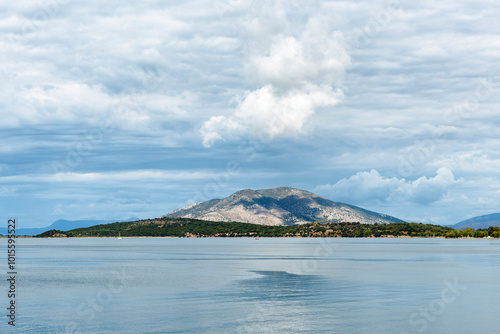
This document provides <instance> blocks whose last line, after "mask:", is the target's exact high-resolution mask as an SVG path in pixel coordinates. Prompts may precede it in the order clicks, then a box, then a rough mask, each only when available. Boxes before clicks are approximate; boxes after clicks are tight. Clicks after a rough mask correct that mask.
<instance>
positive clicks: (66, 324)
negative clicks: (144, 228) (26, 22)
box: [0, 238, 500, 334]
mask: <svg viewBox="0 0 500 334" xmlns="http://www.w3.org/2000/svg"><path fill="white" fill-rule="evenodd" d="M4 240H5V239H4ZM17 241H18V247H19V253H18V263H19V266H18V271H19V277H18V282H17V285H18V286H17V289H18V292H19V295H18V298H17V304H18V309H17V312H18V318H17V326H16V328H15V330H11V329H10V328H9V327H10V326H7V324H6V323H7V320H6V317H5V316H3V317H2V318H3V320H2V324H1V325H0V332H2V333H6V332H9V331H12V332H16V333H134V334H136V333H370V334H372V333H384V334H386V333H398V334H401V333H454V334H455V333H495V334H496V333H498V324H497V322H498V306H499V303H500V289H499V288H500V283H499V278H500V242H499V241H498V240H444V239H267V238H261V239H260V240H254V239H244V238H243V239H239V238H237V239H176V238H164V239H156V238H154V239H153V238H150V239H140V238H132V239H128V238H124V239H122V240H118V239H60V240H57V239H38V240H35V239H18V240H17ZM3 247H4V248H3V249H2V251H3V252H4V254H5V252H6V249H5V245H4V246H3ZM4 261H5V262H6V260H4ZM5 267H6V265H4V268H5ZM6 271H7V270H5V272H6ZM1 289H2V291H4V292H2V296H4V297H3V298H2V300H4V302H3V304H5V306H6V303H7V297H6V295H7V293H6V291H7V282H6V281H5V280H2V284H1ZM2 307H3V306H2ZM3 309H4V310H5V308H3ZM5 312H6V311H4V314H5Z"/></svg>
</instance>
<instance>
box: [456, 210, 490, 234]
mask: <svg viewBox="0 0 500 334" xmlns="http://www.w3.org/2000/svg"><path fill="white" fill-rule="evenodd" d="M490 226H500V213H492V214H489V215H484V216H478V217H474V218H470V219H467V220H463V221H461V222H460V223H457V224H455V225H453V226H452V227H453V228H457V229H460V230H461V229H464V228H467V227H471V228H473V229H475V230H477V229H478V228H488V227H490Z"/></svg>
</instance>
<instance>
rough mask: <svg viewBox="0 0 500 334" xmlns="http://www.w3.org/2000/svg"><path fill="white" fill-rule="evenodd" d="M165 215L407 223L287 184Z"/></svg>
mask: <svg viewBox="0 0 500 334" xmlns="http://www.w3.org/2000/svg"><path fill="white" fill-rule="evenodd" d="M165 217H169V218H178V217H184V218H196V219H203V220H209V221H226V222H229V221H234V222H243V223H253V224H261V225H296V224H305V223H311V222H315V221H317V222H320V223H323V222H359V223H362V224H375V223H378V224H386V223H401V222H404V221H402V220H400V219H398V218H395V217H391V216H388V215H384V214H380V213H376V212H372V211H368V210H365V209H362V208H359V207H356V206H354V205H349V204H345V203H337V202H333V201H330V200H328V199H325V198H323V197H320V196H318V195H316V194H313V193H311V192H309V191H304V190H299V189H294V188H288V187H280V188H273V189H261V190H251V189H245V190H241V191H238V192H236V193H234V194H232V195H231V196H229V197H226V198H224V199H213V200H209V201H206V202H201V203H197V204H193V205H191V206H188V207H185V208H181V209H178V210H175V211H173V212H171V213H169V214H167V215H165Z"/></svg>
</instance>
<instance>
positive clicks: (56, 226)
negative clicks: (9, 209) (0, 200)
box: [0, 217, 139, 235]
mask: <svg viewBox="0 0 500 334" xmlns="http://www.w3.org/2000/svg"><path fill="white" fill-rule="evenodd" d="M135 220H139V218H136V217H133V218H129V219H128V220H125V221H135ZM115 221H116V220H65V219H59V220H57V221H55V222H53V223H52V224H51V225H50V226H47V227H33V228H17V229H16V235H36V234H40V233H43V232H46V231H49V230H60V231H69V230H73V229H75V228H83V227H90V226H95V225H101V224H109V223H113V222H115ZM18 227H19V226H18ZM0 234H3V235H7V228H6V227H3V228H0Z"/></svg>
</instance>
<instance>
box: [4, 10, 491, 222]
mask: <svg viewBox="0 0 500 334" xmlns="http://www.w3.org/2000/svg"><path fill="white" fill-rule="evenodd" d="M499 16H500V3H499V2H496V1H492V0H485V1H481V2H477V1H472V0H462V1H460V0H459V1H454V2H451V1H445V2H443V1H433V0H423V1H418V2H414V1H408V0H401V1H398V0H394V1H393V0H389V1H319V0H318V1H315V0H301V1H298V0H297V1H295V0H290V1H279V0H267V1H264V0H255V1H253V0H245V1H244V0H214V1H198V0H187V1H182V2H178V1H116V0H110V1H106V2H102V1H96V0H88V1H74V0H43V1H22V0H21V1H16V2H7V1H2V2H0V50H1V51H0V116H1V117H0V143H1V145H0V218H1V217H3V218H1V219H3V220H5V222H7V220H8V219H9V218H17V219H18V227H43V226H48V225H50V224H51V223H52V222H53V221H55V220H58V219H69V220H76V219H110V220H123V219H128V218H130V217H138V218H153V217H159V216H162V215H164V214H166V213H168V212H170V211H173V210H175V209H177V208H180V207H183V206H186V205H189V204H193V203H195V202H200V201H204V200H208V199H212V198H224V197H226V196H229V195H230V194H232V193H234V192H236V191H238V190H241V189H245V188H250V189H264V188H273V187H278V186H289V187H295V188H299V189H304V190H308V191H312V192H314V193H316V194H318V195H320V196H323V197H325V198H328V199H331V200H333V201H338V202H344V203H349V204H353V205H357V206H361V207H363V208H366V209H369V210H373V211H376V212H381V213H385V214H389V215H393V216H395V217H398V218H400V219H403V220H406V221H413V222H424V223H436V224H443V225H447V224H455V223H457V222H459V221H461V220H464V219H467V218H470V217H473V216H478V215H484V214H490V213H494V212H500V168H499V166H500V150H499V147H500V135H499V133H500V94H499V92H500V89H499V87H500V74H499V69H500V21H499V20H498V17H499Z"/></svg>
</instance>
